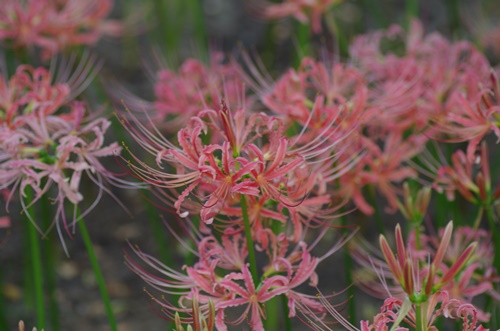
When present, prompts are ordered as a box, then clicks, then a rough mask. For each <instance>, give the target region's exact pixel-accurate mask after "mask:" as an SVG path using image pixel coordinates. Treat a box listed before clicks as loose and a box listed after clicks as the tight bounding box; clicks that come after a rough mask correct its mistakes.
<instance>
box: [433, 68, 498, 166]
mask: <svg viewBox="0 0 500 331" xmlns="http://www.w3.org/2000/svg"><path fill="white" fill-rule="evenodd" d="M491 86H492V89H489V88H488V89H484V90H483V91H482V92H481V93H478V96H477V98H476V100H473V101H469V100H467V99H466V98H465V97H464V96H463V95H462V94H461V93H458V92H457V93H454V94H452V95H451V96H450V100H449V102H448V109H447V113H446V116H445V117H444V118H443V119H442V120H441V121H439V122H438V123H436V128H435V130H436V132H435V133H433V134H438V135H439V136H438V139H441V140H445V141H450V142H461V141H467V142H468V146H467V157H468V158H469V160H471V161H472V160H473V158H474V153H475V151H476V148H477V146H478V145H479V143H480V142H481V140H482V139H483V138H484V137H485V136H486V135H487V134H488V133H490V132H493V133H494V134H495V135H496V137H497V138H498V139H500V128H499V126H500V103H499V102H500V84H499V82H498V78H497V76H496V75H495V73H494V72H492V73H491ZM443 134H444V135H446V136H450V138H447V137H446V136H445V137H443V138H441V136H442V135H443Z"/></svg>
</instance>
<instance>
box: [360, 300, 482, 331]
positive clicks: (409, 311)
mask: <svg viewBox="0 0 500 331" xmlns="http://www.w3.org/2000/svg"><path fill="white" fill-rule="evenodd" d="M380 310H381V312H380V313H379V314H377V315H376V316H375V317H374V319H373V323H372V324H370V323H369V322H368V321H362V322H361V328H360V331H371V330H373V331H383V330H387V328H388V326H389V325H392V328H391V330H399V331H406V330H410V329H409V328H405V327H401V326H399V325H400V323H402V322H404V323H406V324H408V326H409V327H411V329H415V328H416V326H417V319H416V312H415V310H414V307H408V306H407V303H406V302H402V301H401V300H399V299H396V298H388V299H386V300H385V302H384V305H383V306H382V307H381V309H380ZM441 317H444V318H446V319H454V320H461V321H462V328H463V329H462V330H463V331H487V329H485V328H484V327H483V326H481V325H478V319H477V310H476V308H475V307H474V306H472V305H471V304H467V303H462V302H460V301H458V300H455V299H450V298H449V296H448V293H447V292H446V291H438V292H436V293H435V294H433V295H432V296H431V297H430V300H429V303H428V305H427V306H426V307H425V309H424V311H423V321H422V322H423V323H424V325H422V327H424V328H425V329H426V330H437V328H436V327H435V326H434V324H435V323H436V321H437V320H438V319H439V318H441Z"/></svg>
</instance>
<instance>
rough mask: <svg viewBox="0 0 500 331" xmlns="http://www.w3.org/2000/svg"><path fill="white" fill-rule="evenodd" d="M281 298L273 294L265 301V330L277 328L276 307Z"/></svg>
mask: <svg viewBox="0 0 500 331" xmlns="http://www.w3.org/2000/svg"><path fill="white" fill-rule="evenodd" d="M280 299H281V298H279V297H277V296H275V297H274V298H272V299H271V300H269V301H267V302H266V303H265V305H266V321H265V324H264V325H265V327H266V328H265V329H266V330H277V329H278V321H279V319H278V316H279V312H278V308H279V306H280V305H279V302H278V300H280Z"/></svg>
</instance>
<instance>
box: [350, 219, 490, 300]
mask: <svg viewBox="0 0 500 331" xmlns="http://www.w3.org/2000/svg"><path fill="white" fill-rule="evenodd" d="M452 229H453V226H452V222H450V223H448V226H447V227H446V229H445V230H444V231H442V232H441V236H440V237H439V240H437V239H435V238H434V239H431V238H432V237H428V236H425V235H420V238H417V237H415V235H416V233H414V232H412V234H411V236H410V239H411V240H410V241H409V242H408V243H407V244H406V245H405V243H404V240H403V236H402V232H401V227H400V226H399V225H398V226H396V234H395V237H396V253H394V252H393V251H392V250H391V248H390V247H389V245H388V243H387V240H386V239H385V237H384V236H382V235H381V236H380V240H379V241H380V247H381V251H379V250H377V249H376V248H375V247H372V246H371V245H370V244H369V243H368V242H365V241H362V240H359V241H358V242H356V243H353V244H352V245H351V246H350V249H351V255H352V256H353V258H354V259H355V260H356V261H357V262H358V263H359V264H360V265H361V266H362V267H363V269H362V270H363V272H361V273H359V277H358V281H359V284H360V286H361V287H362V288H363V289H365V290H366V291H367V292H368V293H370V294H372V295H374V296H377V297H381V298H384V297H386V296H387V294H389V295H390V296H391V297H397V298H400V299H401V300H404V298H406V297H407V298H408V299H409V300H410V301H411V302H412V303H415V304H421V303H422V302H426V300H427V299H428V298H429V297H430V296H431V295H432V294H433V293H435V292H436V291H437V290H440V289H443V290H447V291H449V292H450V293H451V290H450V289H451V288H454V287H456V283H455V282H456V281H459V282H460V284H461V285H460V286H462V288H464V289H465V288H469V287H470V290H471V291H474V289H475V288H476V287H475V286H476V285H475V284H476V281H471V279H470V274H469V273H470V272H473V270H474V269H475V268H476V266H477V265H475V261H474V256H475V254H477V252H476V251H475V249H476V247H479V246H480V245H479V244H478V242H477V241H466V242H463V245H461V246H460V249H459V250H458V251H457V249H456V247H455V246H456V243H455V241H454V237H452ZM458 232H461V230H459V231H458ZM432 243H435V245H434V246H433V245H432ZM448 251H450V252H455V254H454V255H453V258H450V257H449V256H448V257H447V258H445V257H446V256H447V255H446V254H447V252H448ZM471 265H472V267H471ZM376 276H378V278H379V279H380V282H378V281H377V279H375V278H376ZM493 280H494V279H493V278H491V276H487V277H485V278H484V279H482V280H480V282H481V283H483V282H484V283H488V282H490V281H493ZM481 286H483V285H481ZM477 289H479V288H477ZM485 291H486V289H485ZM466 292H467V291H465V292H464V295H463V296H460V297H458V299H460V300H461V301H470V299H471V298H472V297H467V296H466V295H465V294H466ZM471 293H472V292H471ZM492 295H495V294H494V293H492Z"/></svg>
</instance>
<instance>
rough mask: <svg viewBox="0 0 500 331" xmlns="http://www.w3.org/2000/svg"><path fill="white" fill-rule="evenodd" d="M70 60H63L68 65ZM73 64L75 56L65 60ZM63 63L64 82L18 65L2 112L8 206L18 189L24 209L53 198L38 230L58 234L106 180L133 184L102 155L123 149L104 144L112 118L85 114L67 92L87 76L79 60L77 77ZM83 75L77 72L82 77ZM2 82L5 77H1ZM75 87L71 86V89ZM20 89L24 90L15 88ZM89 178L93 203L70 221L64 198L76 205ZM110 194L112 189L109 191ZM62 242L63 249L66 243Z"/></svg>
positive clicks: (1, 156)
mask: <svg viewBox="0 0 500 331" xmlns="http://www.w3.org/2000/svg"><path fill="white" fill-rule="evenodd" d="M67 63H68V62H66V64H67ZM69 63H73V60H71V59H70V60H69ZM66 64H64V65H63V66H62V67H61V68H60V69H61V70H62V71H59V76H58V77H57V78H56V79H64V78H66V79H68V83H67V84H63V83H53V82H52V80H53V79H54V78H52V77H51V74H50V73H49V72H48V71H47V70H45V69H43V68H36V69H35V68H32V67H29V66H21V67H19V69H18V70H17V72H16V74H15V75H14V76H13V77H12V79H11V80H9V82H8V83H7V84H5V85H3V86H4V87H5V89H4V90H3V92H5V94H4V95H8V96H9V97H8V98H6V99H5V100H6V104H11V107H10V108H8V111H7V112H6V113H5V114H3V115H5V117H0V118H1V119H2V121H1V122H0V137H1V138H2V139H1V141H0V189H9V190H10V194H9V197H8V198H7V206H8V205H9V202H10V200H11V198H12V196H13V195H14V194H15V192H16V191H17V192H18V194H19V196H20V199H21V203H22V205H23V209H24V210H26V209H27V208H28V207H29V206H31V205H33V204H34V203H36V202H37V201H38V200H39V199H41V198H42V197H43V196H46V197H48V198H49V199H52V200H53V201H54V204H55V205H56V210H55V213H54V214H55V219H54V222H53V223H52V225H51V226H50V228H49V229H43V230H42V229H40V228H38V226H37V225H36V222H35V220H32V222H33V223H34V224H35V226H37V228H38V230H39V231H40V232H41V233H42V234H44V235H46V233H48V231H50V229H51V228H52V226H54V225H55V226H56V228H57V231H58V233H59V236H60V237H61V239H62V231H63V230H64V231H65V232H66V233H67V234H68V235H70V236H71V231H70V225H72V226H74V225H75V222H76V221H77V220H79V219H81V218H82V217H84V216H85V215H86V214H87V213H88V212H90V210H91V209H92V208H93V207H94V206H95V205H96V204H97V202H98V201H99V200H100V198H101V196H102V193H103V192H107V193H109V194H111V192H110V191H109V189H108V188H107V187H106V183H112V184H114V185H117V186H119V187H133V186H134V185H132V184H131V183H128V182H127V181H125V180H123V179H121V178H118V177H117V176H116V174H114V173H112V172H110V171H108V170H106V169H105V168H104V166H103V165H102V164H101V161H100V158H101V157H105V156H115V155H116V154H117V153H119V151H120V150H121V147H120V146H118V144H117V143H112V144H110V145H106V144H105V141H104V140H105V139H104V135H105V133H106V131H107V129H108V128H109V126H110V122H109V121H108V120H106V119H104V118H97V119H95V118H92V117H91V116H89V115H87V114H86V113H87V110H88V106H87V105H86V104H85V103H83V102H77V101H75V100H73V99H71V97H72V96H73V95H74V94H78V93H79V89H80V88H83V87H84V86H85V84H86V81H87V79H89V78H88V77H87V76H86V74H87V73H89V70H91V69H88V68H87V69H82V68H86V67H87V66H88V65H91V63H90V64H89V63H85V62H84V63H83V64H82V65H81V66H79V69H78V70H77V74H75V75H77V76H68V72H66V71H65V70H66V69H68V67H65V65H66ZM80 75H81V76H80ZM4 81H6V79H4ZM72 87H75V90H71V88H72ZM19 90H21V91H22V92H19ZM84 175H85V176H86V177H88V178H89V179H90V180H91V181H92V182H94V183H95V184H96V185H97V186H98V187H99V193H98V194H97V197H96V200H95V201H94V203H92V204H91V206H90V207H89V208H88V209H87V210H86V211H84V212H83V213H82V214H81V215H80V217H79V218H78V219H77V218H76V215H75V214H74V213H73V216H72V217H71V219H72V222H69V221H68V220H67V219H66V213H65V203H66V202H69V203H71V204H72V205H74V206H76V205H77V204H79V203H80V202H81V201H82V200H83V195H82V194H81V193H80V182H81V179H82V176H84ZM27 187H30V188H31V189H32V190H33V193H34V196H33V200H32V201H28V202H25V201H24V199H23V197H24V196H25V193H26V192H25V190H26V188H27ZM111 195H112V194H111ZM63 246H64V248H65V249H66V246H65V245H64V242H63Z"/></svg>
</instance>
